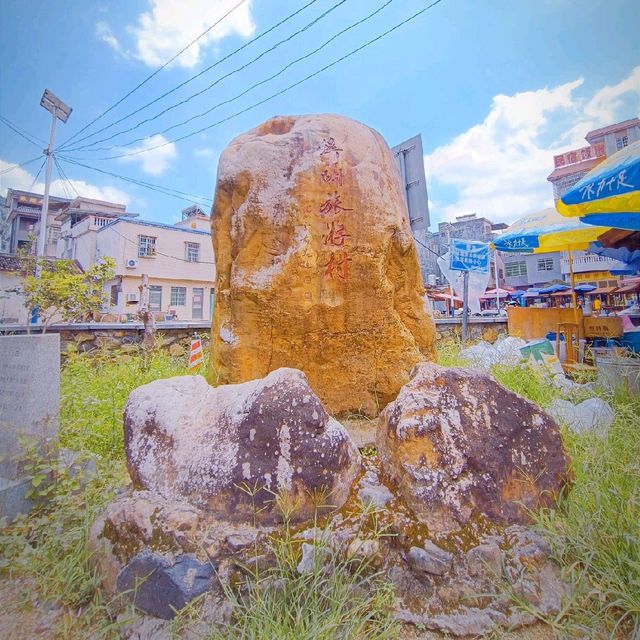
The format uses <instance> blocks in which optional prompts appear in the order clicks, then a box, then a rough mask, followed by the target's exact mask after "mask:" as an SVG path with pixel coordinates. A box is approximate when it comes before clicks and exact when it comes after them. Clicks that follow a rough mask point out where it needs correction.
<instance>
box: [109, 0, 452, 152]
mask: <svg viewBox="0 0 640 640" xmlns="http://www.w3.org/2000/svg"><path fill="white" fill-rule="evenodd" d="M440 2H442V0H434V2H432V3H431V4H429V5H427V6H426V7H424V9H421V10H420V11H417V12H416V13H414V14H412V15H410V16H409V17H408V18H405V19H404V20H402V21H401V22H398V23H397V24H395V25H394V26H393V27H391V28H390V29H387V30H386V31H384V32H382V33H381V34H379V35H377V36H376V37H375V38H372V39H371V40H369V41H367V42H365V43H364V44H362V45H360V46H359V47H357V48H356V49H353V50H352V51H350V52H349V53H347V54H345V55H343V56H341V57H340V58H338V59H336V60H334V61H333V62H331V63H329V64H327V65H325V66H324V67H321V68H320V69H318V70H316V71H314V72H313V73H310V74H309V75H307V76H305V77H304V78H302V79H301V80H298V81H297V82H294V83H292V84H290V85H289V86H287V87H285V88H284V89H281V90H280V91H277V92H276V93H273V94H271V95H270V96H268V97H266V98H264V99H263V100H260V101H259V102H255V103H254V104H252V105H250V106H248V107H245V108H244V109H241V110H240V111H236V113H233V114H231V115H230V116H227V117H226V118H223V119H222V120H218V121H217V122H214V123H213V124H210V125H207V126H206V127H202V128H201V129H198V130H197V131H192V132H191V133H187V134H185V135H183V136H180V137H178V138H174V139H173V140H167V141H165V142H163V143H161V144H157V145H153V146H152V147H147V148H146V149H140V150H138V151H131V152H128V153H121V154H117V155H113V156H105V157H103V158H98V160H116V159H118V158H127V157H130V156H137V155H140V154H142V153H149V152H150V151H154V150H156V149H160V148H162V147H166V146H167V145H170V144H174V143H176V142H180V141H182V140H186V139H187V138H191V137H193V136H196V135H198V134H200V133H203V132H204V131H208V130H209V129H213V128H214V127H217V126H219V125H221V124H223V123H225V122H228V121H229V120H232V119H234V118H236V117H238V116H240V115H242V114H243V113H247V112H248V111H252V110H253V109H256V108H257V107H259V106H261V105H263V104H265V103H266V102H269V101H270V100H273V99H274V98H277V97H278V96H281V95H283V94H284V93H287V92H288V91H291V89H294V88H295V87H298V86H300V85H301V84H303V83H305V82H307V81H308V80H311V79H312V78H314V77H316V76H318V75H320V74H321V73H324V72H325V71H327V70H328V69H331V68H332V67H335V66H336V65H337V64H340V63H341V62H344V61H345V60H347V59H348V58H350V57H351V56H353V55H355V54H356V53H359V52H360V51H362V50H363V49H366V48H367V47H369V46H371V45H372V44H374V43H375V42H377V41H378V40H381V39H382V38H385V37H386V36H388V35H389V34H391V33H393V32H394V31H396V30H397V29H399V28H400V27H402V26H404V25H405V24H407V23H409V22H411V21H412V20H415V19H416V18H418V17H419V16H421V15H422V14H423V13H425V12H426V11H429V9H432V8H433V7H435V6H436V5H438V4H440Z"/></svg>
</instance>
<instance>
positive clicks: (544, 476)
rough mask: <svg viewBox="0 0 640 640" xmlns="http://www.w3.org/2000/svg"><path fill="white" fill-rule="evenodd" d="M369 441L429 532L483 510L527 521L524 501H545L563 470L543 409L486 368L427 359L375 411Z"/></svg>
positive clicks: (531, 504) (509, 520) (529, 504)
mask: <svg viewBox="0 0 640 640" xmlns="http://www.w3.org/2000/svg"><path fill="white" fill-rule="evenodd" d="M377 443H378V451H379V454H380V456H381V461H382V466H383V468H384V470H385V472H386V473H387V474H388V475H389V476H390V477H391V479H392V480H393V481H394V482H396V483H397V486H398V491H399V492H400V494H401V495H402V496H403V497H404V499H405V500H406V502H407V504H408V505H409V506H410V507H411V509H412V510H413V511H414V512H415V513H416V515H417V517H418V518H419V519H420V520H421V521H422V522H424V523H425V524H426V525H427V526H428V527H429V530H430V531H431V532H445V531H452V530H455V529H458V528H460V527H461V526H463V525H465V524H467V523H468V522H470V521H471V520H472V519H474V518H477V517H479V516H482V515H484V516H486V517H488V518H489V520H491V521H493V522H496V523H501V524H515V523H524V522H527V521H528V518H527V514H526V508H536V507H538V506H541V505H550V504H552V503H553V500H554V497H555V496H557V494H558V492H559V491H560V489H561V488H562V486H563V485H564V483H565V482H566V481H567V479H568V475H569V471H568V461H567V457H566V454H565V451H564V448H563V445H562V441H561V439H560V434H559V431H558V427H557V425H556V423H555V422H554V420H553V419H552V418H551V417H550V416H548V415H547V414H546V413H544V412H543V411H542V410H540V409H539V408H538V407H537V406H536V405H534V404H533V403H531V402H529V401H528V400H525V399H524V398H522V397H521V396H519V395H517V394H515V393H513V392H511V391H508V390H507V389H505V388H504V387H503V386H502V385H500V384H498V383H497V382H496V381H495V380H494V379H493V378H492V377H491V376H489V375H487V374H484V373H481V372H478V371H474V370H468V369H457V368H445V367H440V366H438V365H435V364H431V363H427V362H425V363H421V364H419V365H417V366H416V367H415V368H414V370H413V371H412V373H411V381H410V382H409V383H408V384H406V385H405V386H404V387H403V388H402V390H401V391H400V394H399V395H398V398H397V399H396V400H395V401H394V402H392V403H391V404H389V405H388V406H387V407H386V409H385V410H384V411H383V413H382V414H381V416H380V423H379V426H378V433H377ZM523 507H524V508H523Z"/></svg>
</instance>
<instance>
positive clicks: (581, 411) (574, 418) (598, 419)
mask: <svg viewBox="0 0 640 640" xmlns="http://www.w3.org/2000/svg"><path fill="white" fill-rule="evenodd" d="M549 415H551V416H552V417H553V418H555V419H556V420H558V421H559V422H563V423H564V424H566V425H567V427H569V428H570V429H571V430H573V431H575V432H576V433H589V432H591V433H595V434H597V435H599V436H605V435H606V434H607V431H608V430H609V427H610V426H611V424H612V422H613V420H614V418H615V413H614V411H613V409H612V408H611V406H610V405H608V404H607V403H606V402H605V401H604V400H601V399H600V398H589V399H588V400H585V401H584V402H581V403H580V404H573V403H571V402H569V401H568V400H561V399H559V398H556V399H555V400H554V401H553V402H552V403H551V405H550V406H549Z"/></svg>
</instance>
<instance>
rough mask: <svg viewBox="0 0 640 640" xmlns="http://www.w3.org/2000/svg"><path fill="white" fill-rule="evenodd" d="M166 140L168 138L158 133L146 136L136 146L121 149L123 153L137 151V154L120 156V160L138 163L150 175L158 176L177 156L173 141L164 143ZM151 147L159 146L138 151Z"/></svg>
mask: <svg viewBox="0 0 640 640" xmlns="http://www.w3.org/2000/svg"><path fill="white" fill-rule="evenodd" d="M166 142H168V140H167V139H166V138H165V137H164V136H163V135H161V134H159V133H158V134H156V135H155V136H151V137H150V138H146V139H145V140H144V141H143V142H142V144H141V145H140V146H138V147H127V148H126V149H122V151H123V152H124V153H138V155H131V156H126V157H124V158H122V161H123V162H129V163H138V164H139V166H140V168H141V169H142V170H143V171H144V172H145V173H148V174H149V175H152V176H159V175H161V174H163V173H164V172H165V171H166V169H167V167H168V166H169V163H170V162H171V161H172V160H174V159H175V158H176V157H177V156H178V152H177V151H176V145H175V143H173V142H171V143H170V144H165V143H166ZM160 145H164V146H160ZM153 147H159V148H158V149H153V150H152V151H146V152H145V153H139V152H140V151H144V150H145V149H152V148H153Z"/></svg>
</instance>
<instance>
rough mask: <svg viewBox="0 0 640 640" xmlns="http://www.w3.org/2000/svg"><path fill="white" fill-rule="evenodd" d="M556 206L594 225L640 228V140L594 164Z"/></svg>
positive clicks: (565, 213)
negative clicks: (596, 164)
mask: <svg viewBox="0 0 640 640" xmlns="http://www.w3.org/2000/svg"><path fill="white" fill-rule="evenodd" d="M556 207H557V209H558V211H559V212H560V213H561V214H562V215H563V216H567V217H576V218H578V217H579V218H580V219H581V220H582V222H585V223H587V224H590V225H596V226H597V225H604V226H607V227H615V228H617V229H631V230H634V231H638V230H640V141H638V142H634V143H633V144H630V145H629V146H628V147H625V148H624V149H621V150H620V151H618V152H617V153H614V154H613V155H612V156H609V157H608V158H607V159H606V160H605V161H604V162H601V163H600V164H599V165H598V166H596V167H594V168H593V169H592V170H591V171H590V172H589V173H587V175H585V176H584V177H583V178H582V179H581V180H580V182H578V183H576V184H575V185H574V186H573V187H571V189H570V190H569V191H567V193H565V194H564V195H563V196H562V198H560V199H559V200H558V201H557V202H556Z"/></svg>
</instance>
